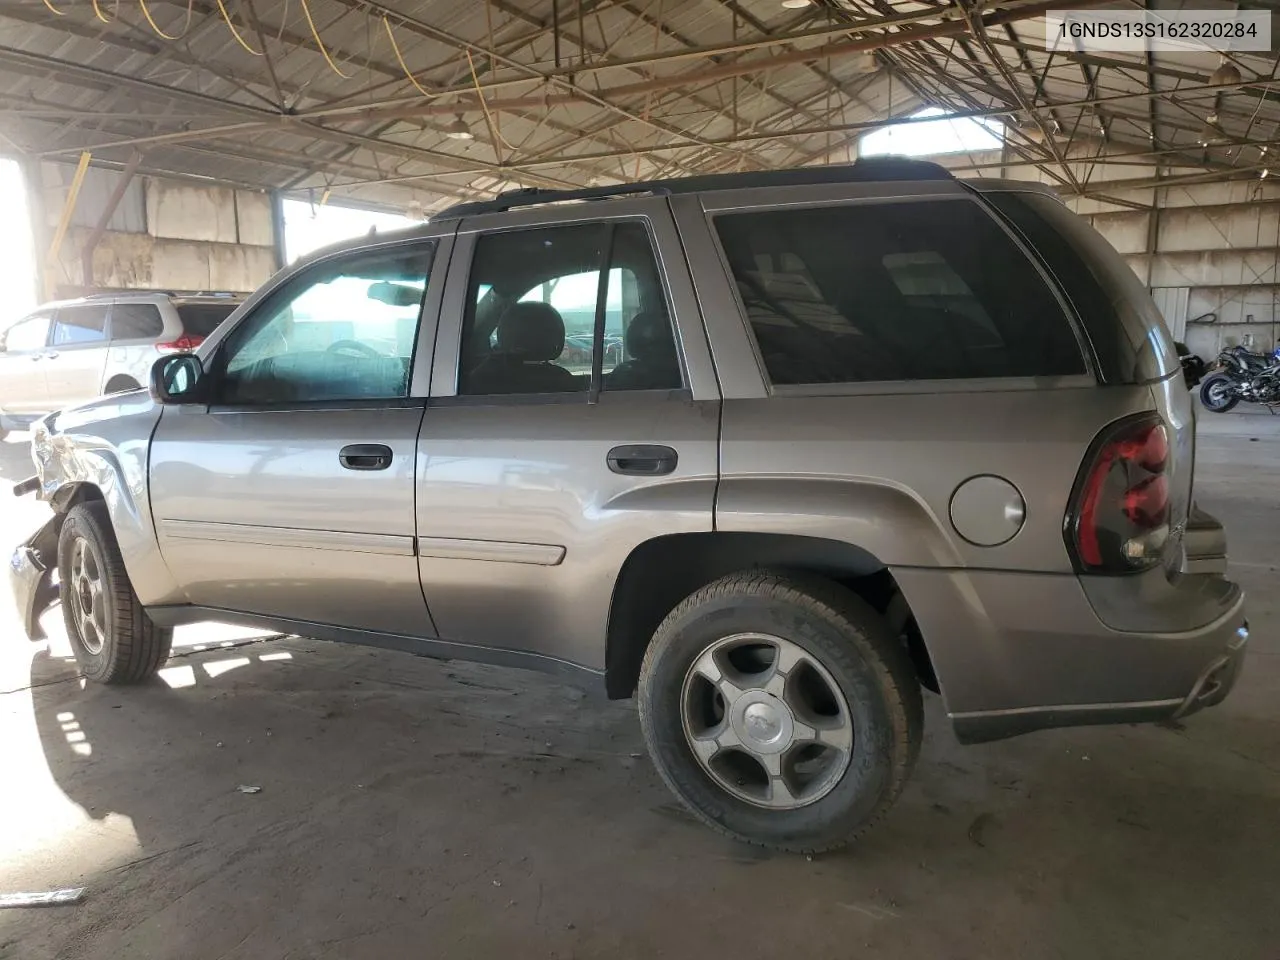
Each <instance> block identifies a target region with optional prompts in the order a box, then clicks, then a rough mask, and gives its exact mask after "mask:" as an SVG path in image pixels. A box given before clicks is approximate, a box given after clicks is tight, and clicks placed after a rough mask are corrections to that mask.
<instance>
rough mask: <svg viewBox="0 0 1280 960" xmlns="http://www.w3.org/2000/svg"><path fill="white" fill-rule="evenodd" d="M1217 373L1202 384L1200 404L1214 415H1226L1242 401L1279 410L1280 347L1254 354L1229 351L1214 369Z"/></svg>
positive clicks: (1221, 357) (1230, 349)
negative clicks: (1268, 351) (1269, 351)
mask: <svg viewBox="0 0 1280 960" xmlns="http://www.w3.org/2000/svg"><path fill="white" fill-rule="evenodd" d="M1210 369H1211V370H1213V371H1214V372H1213V373H1211V374H1210V375H1209V376H1207V377H1205V378H1204V380H1203V382H1202V383H1201V384H1200V402H1201V403H1203V404H1204V408H1205V409H1206V410H1209V411H1211V412H1213V413H1226V412H1227V411H1228V410H1230V409H1232V408H1233V407H1234V406H1235V405H1236V404H1238V403H1239V402H1240V401H1241V400H1243V401H1245V402H1246V403H1261V404H1265V405H1266V406H1267V407H1268V408H1269V409H1271V411H1272V412H1273V413H1274V412H1275V408H1276V407H1277V406H1280V347H1277V348H1276V349H1275V350H1273V351H1271V353H1253V352H1252V351H1250V350H1246V349H1245V348H1244V347H1229V348H1228V349H1226V350H1223V351H1222V352H1221V353H1220V354H1218V359H1217V360H1215V361H1214V362H1213V363H1212V364H1211V365H1210Z"/></svg>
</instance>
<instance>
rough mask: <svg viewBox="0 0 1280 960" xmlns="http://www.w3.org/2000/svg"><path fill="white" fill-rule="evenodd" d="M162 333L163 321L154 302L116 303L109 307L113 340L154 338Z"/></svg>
mask: <svg viewBox="0 0 1280 960" xmlns="http://www.w3.org/2000/svg"><path fill="white" fill-rule="evenodd" d="M162 333H164V321H163V320H162V319H161V317H160V308H159V307H157V306H156V305H155V304H154V303H117V304H116V305H115V306H113V307H112V308H111V339H113V340H154V339H155V338H156V337H158V336H160V334H162Z"/></svg>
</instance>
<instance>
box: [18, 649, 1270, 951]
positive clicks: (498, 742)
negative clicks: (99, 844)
mask: <svg viewBox="0 0 1280 960" xmlns="http://www.w3.org/2000/svg"><path fill="white" fill-rule="evenodd" d="M31 679H32V684H33V689H32V692H31V703H32V705H33V708H32V709H33V715H34V718H35V724H36V728H37V730H38V735H39V741H40V745H41V750H42V752H43V756H44V759H45V761H46V762H47V764H48V767H49V770H50V771H51V773H52V776H53V780H54V782H55V783H56V786H57V789H58V790H59V791H61V793H62V794H64V795H65V796H66V797H67V798H69V799H70V800H71V801H73V802H74V803H75V804H76V805H78V806H79V807H80V808H82V810H83V811H84V812H85V814H87V817H88V818H89V820H90V825H89V826H81V827H79V828H77V834H76V835H87V836H89V837H90V838H92V837H93V836H94V827H95V826H96V827H97V828H100V829H101V828H103V825H105V824H115V825H116V826H114V827H112V829H113V830H115V831H117V832H119V831H120V830H121V829H123V827H122V825H123V824H126V823H127V824H130V825H131V827H132V831H133V833H134V834H135V835H136V844H134V845H132V848H131V849H126V850H120V851H117V852H115V853H114V854H113V855H112V857H111V859H110V860H109V862H105V863H101V864H97V865H89V864H82V863H78V862H77V845H76V844H75V843H74V842H73V843H66V842H65V841H64V843H63V845H62V853H61V854H60V855H59V857H58V858H57V861H58V866H59V868H60V869H62V871H63V872H62V873H60V874H58V876H57V877H56V878H55V877H53V876H49V877H48V880H47V881H46V882H49V883H54V885H62V884H69V883H86V884H87V885H88V887H89V893H88V899H87V900H86V902H85V903H84V904H82V905H80V906H78V907H71V908H64V909H62V910H59V911H56V912H55V911H45V912H43V913H39V914H37V913H33V912H27V913H26V914H24V915H22V916H20V917H19V916H15V915H13V914H10V915H9V916H7V917H3V918H0V922H3V923H4V925H3V926H0V931H3V932H2V933H0V945H4V946H0V953H2V952H4V950H5V949H8V950H10V951H12V953H11V955H12V956H14V957H19V956H21V957H23V958H24V960H25V958H29V957H45V956H48V957H53V956H57V957H65V958H68V960H71V958H77V957H114V956H128V957H144V956H146V957H184V958H201V957H209V958H214V957H218V958H239V957H244V958H249V957H263V956H270V957H297V958H303V957H306V958H329V957H332V958H339V957H341V958H356V957H393V956H409V955H415V956H416V955H426V954H424V953H421V951H426V952H427V953H429V954H430V955H432V956H468V957H489V956H494V957H496V956H583V957H594V956H609V957H653V956H664V955H665V956H694V955H708V956H710V955H714V956H742V957H755V956H780V955H784V953H791V954H794V955H797V956H815V957H820V956H843V955H848V954H850V953H851V952H854V951H855V950H856V952H858V953H859V954H860V955H872V956H904V957H905V956H913V957H914V956H920V957H957V958H958V957H993V956H1019V957H1040V956H1043V957H1085V956H1087V957H1126V958H1127V957H1133V956H1153V955H1161V956H1165V957H1203V956H1262V955H1264V954H1265V951H1266V949H1267V948H1269V947H1274V946H1275V945H1276V944H1277V943H1280V925H1278V924H1277V921H1276V918H1275V913H1274V891H1275V890H1276V889H1280V863H1278V862H1277V861H1276V858H1275V857H1274V856H1271V855H1267V854H1266V852H1265V851H1267V850H1272V851H1274V850H1275V849H1277V841H1280V826H1278V822H1277V817H1276V809H1277V806H1276V804H1277V800H1278V799H1280V770H1278V768H1277V764H1278V763H1280V757H1278V756H1277V754H1278V753H1280V751H1278V750H1277V738H1276V733H1277V729H1278V728H1277V726H1276V724H1275V723H1274V722H1270V721H1261V720H1257V719H1251V718H1248V717H1245V716H1233V715H1232V714H1231V712H1230V711H1229V710H1227V709H1223V710H1221V711H1218V712H1216V713H1212V714H1205V715H1203V716H1201V717H1199V718H1196V719H1194V720H1192V721H1191V722H1190V723H1189V724H1188V725H1187V728H1186V729H1185V730H1171V729H1161V728H1154V727H1148V728H1137V727H1134V728H1119V729H1107V730H1093V731H1086V730H1075V731H1063V732H1056V733H1047V734H1041V735H1035V736H1032V737H1027V738H1024V739H1022V740H1019V741H1010V742H1007V743H1005V744H995V745H988V746H985V747H977V748H969V749H964V748H960V747H958V746H957V745H956V744H954V742H953V741H952V739H951V737H950V734H949V733H948V732H947V731H946V730H945V728H944V718H942V717H941V716H940V715H939V710H938V709H937V708H938V704H937V702H936V701H934V702H932V703H931V704H930V707H931V710H930V717H929V721H930V729H931V736H930V738H929V740H928V742H927V744H926V749H925V751H924V755H923V757H922V758H921V763H920V766H919V768H918V770H917V776H916V778H915V780H914V782H913V783H912V784H911V786H910V787H909V788H908V791H907V793H906V795H905V796H904V797H903V799H902V801H901V802H900V804H899V806H898V808H897V809H896V810H895V811H894V812H893V813H892V814H891V815H890V817H889V819H888V820H887V821H886V822H885V823H884V824H883V825H882V826H881V827H880V829H878V830H877V831H876V832H874V833H873V834H872V835H870V836H869V837H868V838H866V839H865V840H864V841H863V842H861V843H860V844H858V845H857V846H856V847H855V848H853V849H852V850H850V851H847V852H844V853H841V854H837V855H830V856H826V857H822V858H818V859H816V860H814V861H807V860H805V859H804V858H799V857H789V856H771V855H769V854H767V853H765V852H763V851H757V850H754V849H752V848H745V847H741V846H738V845H736V844H733V843H731V842H728V841H725V840H723V839H721V838H719V837H718V836H716V835H715V834H713V833H711V832H710V831H708V830H706V829H704V828H702V827H700V826H698V825H696V824H693V823H691V822H690V821H689V820H688V818H687V817H686V816H685V815H684V814H683V813H682V812H680V811H679V810H678V809H677V808H676V807H675V806H674V805H673V803H672V801H671V799H670V798H669V796H668V794H667V793H666V791H665V790H664V789H663V788H662V786H661V785H660V783H659V782H658V780H657V777H656V776H655V774H654V773H653V771H652V768H651V767H650V765H649V763H648V760H647V759H645V758H643V757H640V756H637V754H639V753H640V752H641V750H642V746H641V742H640V739H639V735H638V732H637V728H636V723H635V719H634V716H633V712H632V710H631V708H630V705H628V704H617V703H614V704H609V703H605V702H602V701H597V700H595V699H593V698H591V697H587V696H584V695H583V694H582V693H580V692H578V691H576V690H574V689H572V688H569V687H565V686H562V685H560V684H558V683H556V682H554V681H552V680H550V679H547V678H544V677H542V676H538V675H534V674H525V673H521V672H515V671H511V672H504V671H500V670H497V669H492V668H486V667H479V666H471V665H453V664H440V663H436V662H432V661H427V660H420V659H417V658H413V657H409V656H405V655H396V654H388V653H381V652H377V651H369V650H362V649H358V648H347V647H339V646H331V645H326V644H320V643H316V642H312V641H303V640H298V639H283V640H273V641H266V642H260V643H253V644H249V645H246V646H240V647H234V648H219V649H214V650H206V651H191V650H186V651H182V653H181V655H180V656H179V657H178V658H177V659H175V660H174V661H172V662H171V664H170V666H169V667H168V668H167V670H166V681H167V682H166V681H161V680H157V681H156V682H154V683H152V684H149V685H147V686H144V687H142V688H137V689H130V690H117V689H110V688H101V687H93V686H90V687H88V688H87V689H81V688H80V684H79V682H78V680H76V679H75V675H74V666H73V665H72V664H68V663H66V662H64V661H63V659H62V658H59V657H50V656H48V655H47V654H41V655H39V656H37V657H36V658H35V660H34V662H33V667H32V676H31ZM170 684H174V685H175V686H172V687H171V686H170ZM86 748H87V750H86ZM241 784H243V785H247V786H259V787H261V788H262V790H261V792H260V793H256V794H245V793H241V792H238V789H237V788H238V787H239V786H240V785H241ZM88 848H89V849H92V848H93V843H92V842H90V843H89V844H88ZM55 881H56V882H55Z"/></svg>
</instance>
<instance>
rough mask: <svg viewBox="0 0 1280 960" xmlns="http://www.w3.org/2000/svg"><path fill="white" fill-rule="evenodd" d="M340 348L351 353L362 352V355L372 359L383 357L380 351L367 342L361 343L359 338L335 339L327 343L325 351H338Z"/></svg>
mask: <svg viewBox="0 0 1280 960" xmlns="http://www.w3.org/2000/svg"><path fill="white" fill-rule="evenodd" d="M342 350H349V351H351V352H352V353H359V354H363V355H364V356H366V357H371V358H372V359H374V360H381V359H383V356H382V354H381V353H379V352H378V351H377V350H375V349H374V348H373V347H371V346H369V345H368V344H367V343H361V342H360V341H359V340H335V341H334V342H333V343H331V344H329V347H328V349H327V350H326V351H325V352H326V353H338V352H340V351H342Z"/></svg>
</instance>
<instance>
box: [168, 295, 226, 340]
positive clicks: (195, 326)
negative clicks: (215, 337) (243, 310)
mask: <svg viewBox="0 0 1280 960" xmlns="http://www.w3.org/2000/svg"><path fill="white" fill-rule="evenodd" d="M238 306H240V304H238V303H183V304H179V305H178V308H177V309H178V319H180V320H181V321H182V329H183V330H185V331H186V332H187V333H189V334H191V335H192V336H196V337H207V336H209V335H210V334H211V333H213V331H214V330H216V329H218V324H220V323H221V322H222V321H223V320H225V319H227V317H229V316H231V314H232V312H233V311H234V310H235V308H236V307H238Z"/></svg>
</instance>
